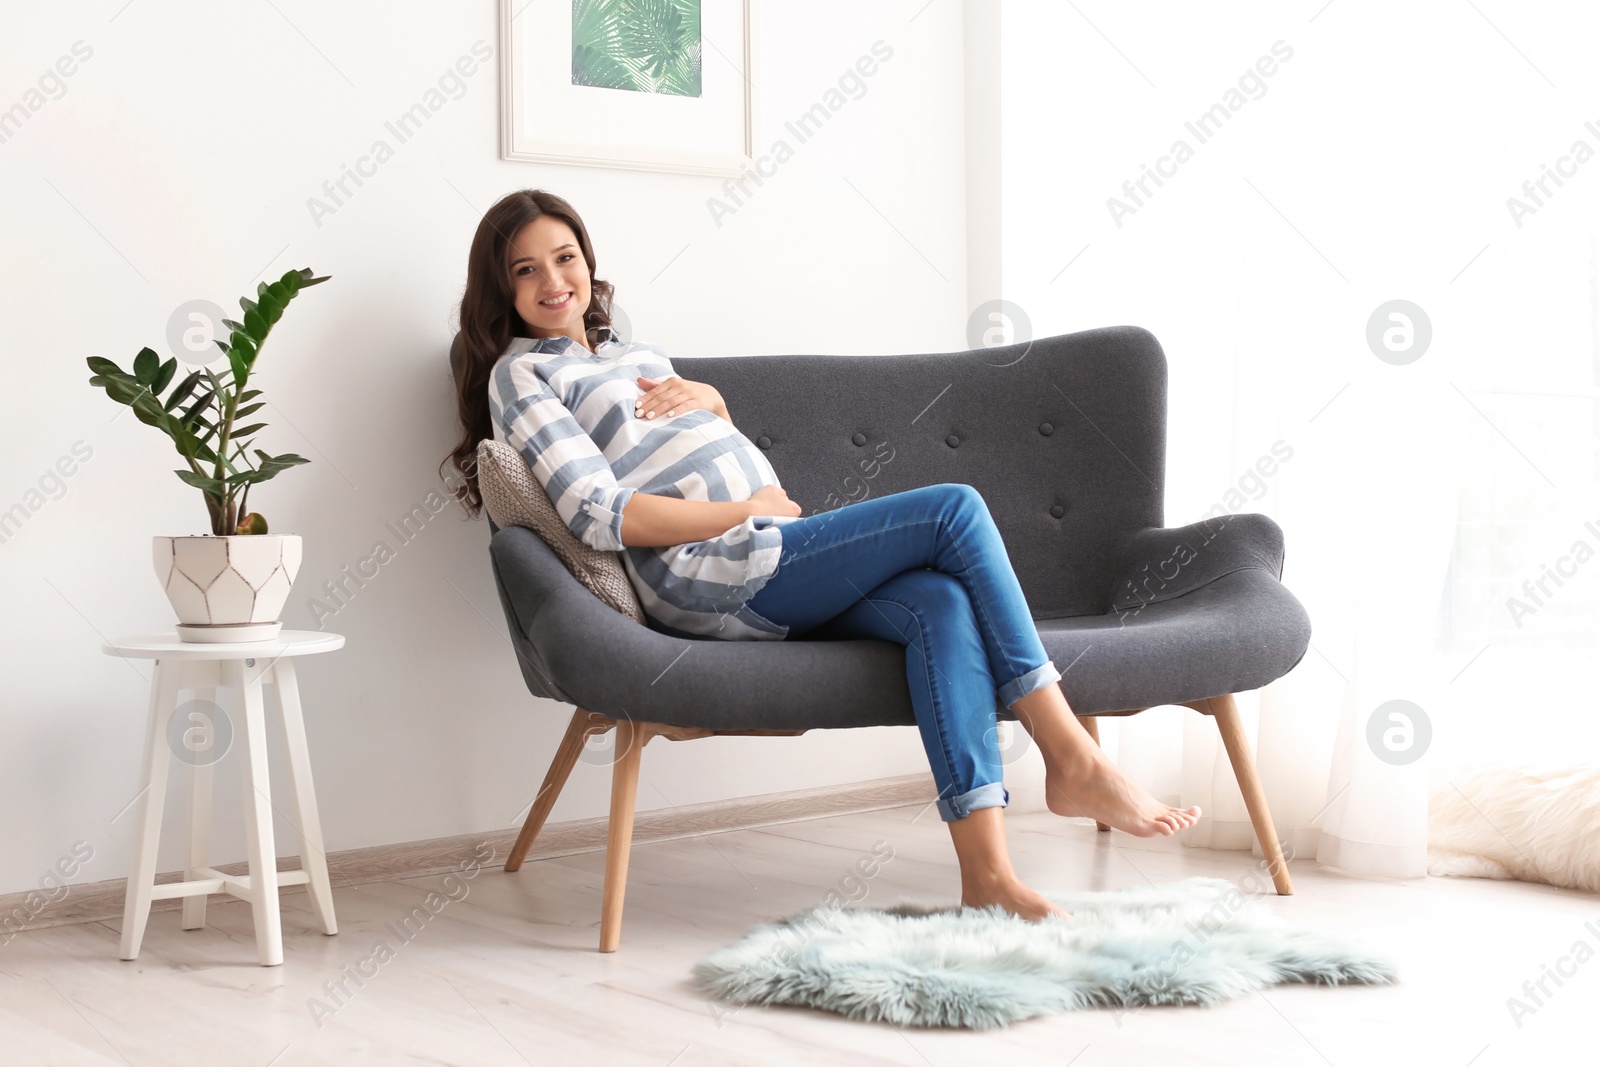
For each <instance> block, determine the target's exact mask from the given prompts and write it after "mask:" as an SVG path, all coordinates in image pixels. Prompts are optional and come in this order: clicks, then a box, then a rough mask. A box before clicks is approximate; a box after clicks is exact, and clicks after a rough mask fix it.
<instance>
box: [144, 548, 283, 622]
mask: <svg viewBox="0 0 1600 1067" xmlns="http://www.w3.org/2000/svg"><path fill="white" fill-rule="evenodd" d="M153 552H154V557H155V565H156V578H157V579H158V580H159V581H160V582H161V588H163V589H165V590H166V591H167V600H168V601H169V602H170V603H171V604H172V610H173V611H175V612H177V614H178V626H177V631H178V638H179V639H180V640H182V641H194V642H197V643H218V642H239V641H270V640H272V639H273V638H275V637H277V636H278V632H279V631H280V630H282V629H283V623H282V621H281V620H279V618H278V615H279V613H280V612H281V611H282V610H283V605H284V603H285V602H286V601H287V600H288V599H289V587H290V586H292V585H293V584H294V579H295V575H296V574H298V573H299V572H300V535H299V534H231V535H228V536H226V537H218V536H216V535H214V534H203V535H197V536H192V537H156V538H154V544H153Z"/></svg>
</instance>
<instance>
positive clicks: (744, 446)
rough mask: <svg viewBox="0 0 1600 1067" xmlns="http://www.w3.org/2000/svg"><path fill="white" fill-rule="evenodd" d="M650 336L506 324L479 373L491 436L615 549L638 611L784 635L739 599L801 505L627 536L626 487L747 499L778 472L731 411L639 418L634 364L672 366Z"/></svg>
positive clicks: (578, 526) (558, 504)
mask: <svg viewBox="0 0 1600 1067" xmlns="http://www.w3.org/2000/svg"><path fill="white" fill-rule="evenodd" d="M677 376H678V374H677V372H676V371H674V370H673V369H672V363H671V362H670V361H669V360H668V359H667V356H666V354H665V353H664V352H662V351H661V349H659V348H657V347H656V346H654V345H648V344H642V343H639V342H623V341H620V340H617V339H616V337H615V335H614V334H613V335H612V336H611V337H609V338H608V339H607V340H605V341H602V342H601V343H600V344H598V345H597V346H596V349H595V351H594V352H593V353H591V352H589V351H588V350H587V349H586V348H584V347H583V346H582V345H580V344H578V343H577V342H575V341H573V340H572V339H571V338H570V337H542V338H531V337H517V338H513V339H512V341H511V343H510V344H509V345H508V346H507V347H506V350H505V352H504V353H503V354H502V355H501V356H500V358H499V359H498V360H497V361H496V362H495V365H494V368H493V370H492V371H491V372H490V375H489V415H490V423H491V424H492V426H493V431H494V439H495V440H496V441H501V442H504V443H505V444H508V445H510V446H511V447H512V448H515V449H516V450H517V451H518V452H520V453H521V454H522V457H523V458H524V459H526V460H527V461H528V466H529V467H531V468H532V469H533V474H534V477H535V478H536V479H537V480H538V481H539V484H541V485H543V486H544V489H545V492H546V493H547V494H548V495H549V497H550V501H551V503H553V504H554V505H555V509H556V512H557V513H558V514H560V516H561V518H562V520H563V521H565V522H566V524H567V526H568V528H570V529H571V530H572V533H573V535H574V536H576V537H577V538H578V539H579V540H580V541H582V542H583V543H584V544H586V545H589V546H590V547H592V548H596V549H601V550H603V551H609V552H620V553H621V554H622V562H623V568H624V570H626V571H627V574H628V580H629V581H630V582H631V583H632V584H633V588H634V590H635V591H636V592H637V593H638V594H639V603H640V606H641V607H643V608H644V611H645V614H646V615H648V616H649V617H650V618H651V619H652V620H654V621H655V622H657V623H660V624H663V625H664V626H665V628H666V629H667V630H668V631H673V630H676V631H681V632H682V633H684V634H693V635H704V636H710V637H719V638H723V639H729V640H781V639H783V638H784V637H785V636H787V634H788V632H789V628H788V627H787V626H777V625H776V624H774V623H771V622H769V621H767V620H766V619H764V618H762V617H761V616H759V615H757V614H755V613H754V612H752V611H749V610H747V609H746V608H745V606H744V605H745V601H747V600H749V599H750V598H751V597H752V596H754V595H755V594H756V593H757V592H758V591H759V590H760V589H761V587H762V586H763V585H765V584H766V583H767V579H768V578H770V577H771V576H772V574H773V573H774V572H775V571H776V570H777V569H778V558H779V556H780V555H781V553H782V551H783V535H782V533H781V532H780V530H779V529H778V527H779V526H780V525H782V524H784V523H787V522H792V521H794V519H795V518H797V517H798V516H788V515H756V516H752V517H751V518H748V519H746V520H745V521H744V522H741V523H740V524H739V525H737V526H734V527H732V528H731V529H729V530H727V531H725V532H723V533H722V534H720V535H718V536H716V537H713V538H711V539H710V540H706V541H692V542H689V543H688V544H682V545H669V546H664V547H646V546H639V545H624V544H623V543H622V511H623V508H624V506H625V505H626V504H627V503H628V500H629V499H630V498H631V497H632V496H633V494H634V493H639V492H643V493H653V494H657V495H660V496H672V497H679V498H681V499H684V500H716V501H734V500H748V499H749V498H750V497H751V495H752V494H754V493H755V492H756V490H758V489H760V488H761V487H762V486H767V485H777V484H778V476H777V474H776V473H775V472H774V471H773V469H772V465H771V464H769V463H768V462H767V459H766V457H765V456H763V455H762V453H761V450H760V449H758V448H757V447H756V446H755V444H754V443H753V442H752V441H751V440H750V439H749V438H748V437H746V436H745V435H744V434H742V433H740V432H739V431H738V429H736V428H735V427H734V425H733V423H731V422H729V421H728V420H726V419H724V418H722V417H721V416H719V415H717V414H715V413H713V412H710V411H706V410H704V409H695V410H692V411H685V412H683V413H681V414H679V415H677V416H673V417H668V416H667V415H666V414H665V413H661V414H657V415H656V417H655V418H653V419H648V420H646V419H643V418H640V417H637V416H635V415H634V413H633V405H634V401H635V400H637V399H638V398H639V397H641V396H643V395H644V390H643V389H641V388H640V387H639V385H638V383H637V382H635V381H634V379H635V378H638V377H645V378H654V379H664V378H675V377H677Z"/></svg>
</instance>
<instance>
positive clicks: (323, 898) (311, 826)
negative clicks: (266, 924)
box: [272, 656, 339, 934]
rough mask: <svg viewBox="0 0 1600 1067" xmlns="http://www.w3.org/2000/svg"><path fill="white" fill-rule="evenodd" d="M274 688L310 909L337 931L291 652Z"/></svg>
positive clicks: (276, 668)
mask: <svg viewBox="0 0 1600 1067" xmlns="http://www.w3.org/2000/svg"><path fill="white" fill-rule="evenodd" d="M272 672H273V674H272V676H273V689H274V690H276V691H277V695H278V709H279V711H280V712H281V713H282V719H283V737H284V748H285V750H286V751H287V752H288V754H289V775H290V779H291V781H292V782H293V783H294V807H295V817H296V818H297V819H298V820H299V826H297V827H296V830H297V831H298V832H299V835H300V866H301V867H302V868H303V869H304V870H305V872H306V874H307V875H308V876H309V880H308V881H307V883H306V892H307V893H308V894H309V895H310V897H311V910H312V912H313V913H314V914H315V915H316V917H317V922H318V923H320V924H321V925H322V932H323V933H325V934H337V933H338V932H339V925H338V923H337V921H336V920H335V919H334V915H333V886H332V885H331V884H330V883H329V881H328V857H327V854H326V853H325V852H323V850H322V817H321V815H320V814H319V813H318V811H317V793H316V790H315V789H314V788H313V787H312V784H311V753H310V750H309V748H308V747H307V745H306V724H305V717H304V716H303V715H302V714H301V709H300V683H299V681H298V679H297V677H296V675H295V669H294V660H293V659H290V658H289V657H288V656H284V657H282V658H281V659H279V660H278V661H277V662H276V663H274V664H273V666H272Z"/></svg>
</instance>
